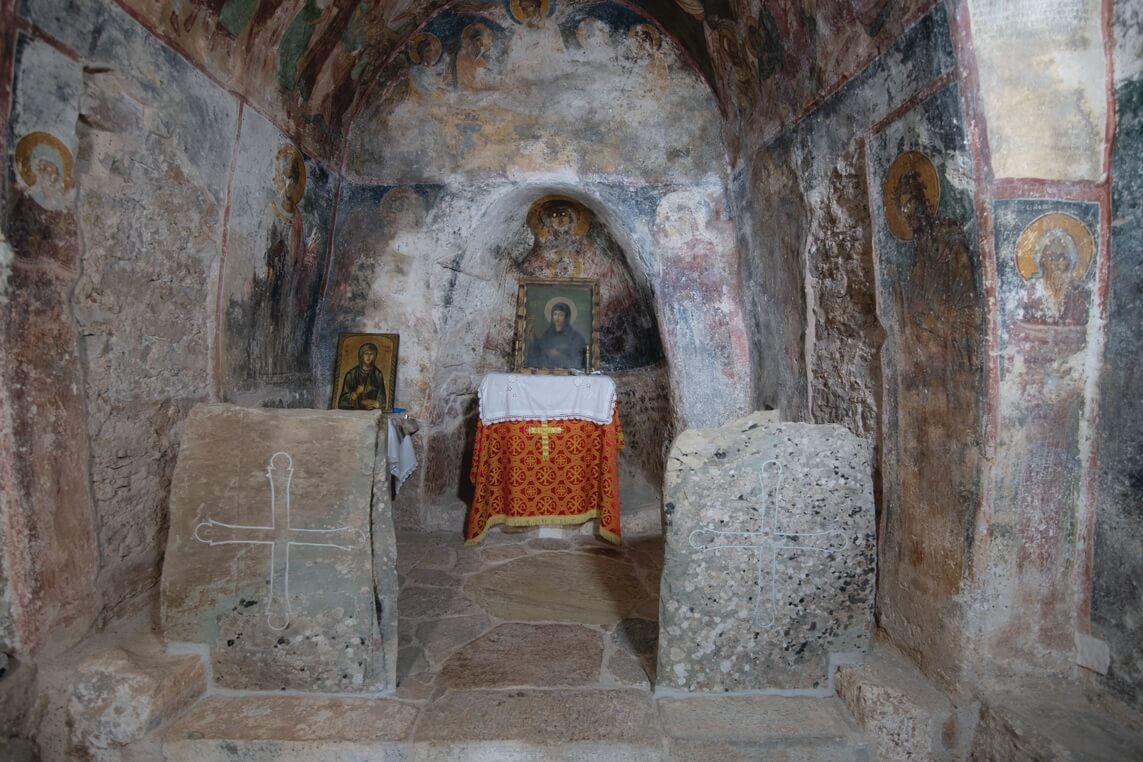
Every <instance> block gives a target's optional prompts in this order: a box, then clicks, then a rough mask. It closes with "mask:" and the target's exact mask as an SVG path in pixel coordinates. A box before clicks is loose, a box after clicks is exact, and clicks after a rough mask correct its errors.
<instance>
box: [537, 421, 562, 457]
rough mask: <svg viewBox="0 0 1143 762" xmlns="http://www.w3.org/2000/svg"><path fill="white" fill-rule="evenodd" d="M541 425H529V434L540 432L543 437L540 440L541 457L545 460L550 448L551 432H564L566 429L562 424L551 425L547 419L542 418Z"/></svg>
mask: <svg viewBox="0 0 1143 762" xmlns="http://www.w3.org/2000/svg"><path fill="white" fill-rule="evenodd" d="M540 424H541V425H539V426H529V427H528V433H529V434H539V435H540V436H541V437H542V439H541V440H540V457H541V458H542V459H543V460H547V459H548V454H549V452H550V450H549V449H548V436H549V435H551V434H562V433H563V431H564V429H563V427H562V426H549V425H548V422H547V421H544V420H541V421H540Z"/></svg>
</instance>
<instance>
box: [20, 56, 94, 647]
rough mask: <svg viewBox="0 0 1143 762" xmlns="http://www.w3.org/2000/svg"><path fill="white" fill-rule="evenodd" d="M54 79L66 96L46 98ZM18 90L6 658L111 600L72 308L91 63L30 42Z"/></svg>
mask: <svg viewBox="0 0 1143 762" xmlns="http://www.w3.org/2000/svg"><path fill="white" fill-rule="evenodd" d="M45 76H47V77H50V78H51V79H53V80H54V82H55V83H56V87H54V88H53V89H52V90H51V91H49V92H43V91H38V90H37V89H36V88H35V87H34V85H35V83H36V82H38V81H39V80H40V78H41V77H45ZM14 85H15V87H14V91H15V96H16V99H17V104H18V105H17V108H16V110H15V111H16V113H15V115H14V118H13V119H12V120H11V121H10V123H9V124H8V125H6V130H7V136H6V137H7V142H6V144H7V145H8V146H10V147H12V148H13V149H14V150H13V154H14V155H13V157H12V161H11V163H10V164H9V170H10V172H9V175H8V177H6V178H4V183H5V185H6V188H5V191H6V192H0V199H4V200H6V201H7V208H6V209H4V210H3V214H0V217H2V218H3V219H4V222H5V227H4V231H3V234H0V240H5V239H6V242H7V243H8V244H9V245H10V246H11V247H12V248H11V251H12V254H13V257H12V259H11V260H10V261H5V262H3V263H0V271H2V272H3V276H0V277H2V278H3V280H4V281H5V282H4V284H3V286H0V384H2V385H3V388H4V390H5V392H4V393H2V394H0V398H5V399H2V400H0V406H2V407H4V408H5V409H6V410H7V411H10V417H8V421H9V424H8V425H9V426H10V429H9V433H10V435H11V437H12V441H13V442H14V443H15V445H16V448H17V449H16V450H15V451H14V453H15V455H16V457H14V458H10V459H7V460H6V463H7V464H8V465H10V470H9V476H8V479H10V480H11V482H10V483H9V484H8V485H6V486H7V487H9V488H10V487H11V486H15V487H17V489H19V491H20V494H19V499H18V500H14V501H12V502H10V503H9V504H8V505H7V506H6V510H4V511H0V512H2V513H3V514H4V520H5V528H4V529H3V530H0V544H2V545H3V546H4V548H3V553H2V555H5V556H6V558H5V559H4V560H5V567H4V569H3V571H2V572H0V582H3V583H5V584H4V588H5V591H6V592H7V591H8V590H11V589H13V588H14V589H16V590H18V591H20V592H19V593H17V594H16V595H12V596H10V597H9V596H8V595H5V601H4V604H3V608H2V609H0V612H2V613H0V619H2V620H3V623H2V624H0V650H3V651H4V652H5V653H8V654H13V653H27V652H30V651H34V650H35V649H37V648H39V647H40V645H41V644H42V643H43V642H44V640H45V639H46V637H47V636H48V634H49V633H50V632H52V631H53V630H57V631H58V630H60V629H63V628H67V627H68V626H69V625H73V624H75V623H78V624H79V627H80V628H86V626H87V625H88V624H89V623H90V621H91V620H92V618H93V617H94V615H95V613H96V611H97V610H98V606H99V602H100V599H99V595H98V593H96V587H95V573H94V572H95V570H96V568H97V565H98V563H99V547H98V540H97V537H96V525H95V511H94V506H93V504H92V501H91V491H90V480H91V473H90V471H89V470H88V462H89V459H90V453H89V450H88V440H87V438H86V437H85V436H83V432H84V430H85V426H86V419H85V411H84V403H85V400H84V389H83V381H84V379H83V368H82V366H81V362H80V356H79V341H80V336H79V332H78V329H77V326H76V324H75V321H74V320H73V319H72V316H71V305H70V304H69V300H70V296H71V293H72V291H73V290H74V288H75V284H76V282H77V280H78V278H79V272H80V267H81V264H80V262H81V235H80V226H79V222H78V220H77V218H76V213H75V195H76V194H75V174H74V165H75V159H74V155H75V154H74V151H75V147H76V138H75V122H74V119H75V113H74V111H73V109H74V102H72V101H71V98H73V97H76V96H77V95H78V91H79V88H80V72H79V66H78V64H76V63H74V62H72V61H69V60H67V59H66V58H65V57H64V56H62V55H61V54H60V53H59V52H58V51H56V50H54V49H52V48H51V47H49V46H48V45H46V44H43V43H40V42H34V41H32V40H30V39H28V38H26V37H22V38H21V39H20V41H19V44H18V46H17V56H16V78H15V83H14ZM28 85H32V86H31V87H29V86H28ZM13 403H16V404H13ZM13 483H14V484H13ZM5 577H6V578H7V579H4V578H5ZM8 580H11V584H12V588H9V587H8ZM9 606H10V607H11V609H10V611H11V614H12V615H11V617H10V618H9V617H8V616H4V614H7V613H8V611H9Z"/></svg>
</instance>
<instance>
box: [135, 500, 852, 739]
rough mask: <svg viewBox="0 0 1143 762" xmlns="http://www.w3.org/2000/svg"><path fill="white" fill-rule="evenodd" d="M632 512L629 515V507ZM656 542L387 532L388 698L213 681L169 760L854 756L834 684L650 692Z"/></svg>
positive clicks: (517, 533)
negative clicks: (226, 690) (222, 690)
mask: <svg viewBox="0 0 1143 762" xmlns="http://www.w3.org/2000/svg"><path fill="white" fill-rule="evenodd" d="M632 523H636V522H632ZM661 564H662V540H661V535H660V534H658V533H657V532H650V533H648V534H642V535H638V534H634V535H633V534H631V533H628V535H627V536H626V537H625V541H624V544H623V545H622V546H620V547H616V546H614V545H610V544H609V543H606V542H604V541H602V540H599V539H597V538H596V537H594V536H593V535H592V534H591V525H585V526H584V527H581V528H564V527H560V528H528V529H523V530H515V529H504V528H497V529H494V530H492V531H490V532H489V534H488V536H487V538H486V539H485V541H484V542H483V543H482V544H480V545H478V546H472V547H466V546H464V545H463V544H462V543H461V542H460V539H459V537H458V536H457V535H456V534H455V533H431V534H420V533H418V534H411V533H404V534H400V535H399V536H398V567H399V568H398V572H399V574H400V580H401V592H400V600H399V602H398V607H399V612H400V628H399V630H400V655H399V660H398V679H399V687H398V689H397V691H396V696H395V697H394V698H392V699H376V698H373V699H369V698H346V697H309V696H298V695H289V696H275V695H269V696H267V695H262V696H256V697H251V696H234V695H225V694H219V695H212V696H208V697H206V698H205V699H203V700H201V701H200V702H198V704H196V705H195V706H194V707H193V708H191V709H190V711H188V712H187V713H186V714H184V715H183V716H182V717H181V718H180V719H179V720H178V721H177V722H175V723H174V724H173V725H172V726H170V727H169V728H168V729H166V731H165V732H164V733H163V734H162V737H161V739H158V740H153V741H152V742H151V745H150V746H147V745H138V746H137V747H136V748H135V749H134V750H133V752H134V754H136V755H137V757H138V758H141V759H142V758H148V756H147V755H148V754H154V755H156V756H157V757H161V758H164V759H168V760H214V759H245V760H255V759H257V760H262V759H265V760H270V759H273V760H292V759H296V760H312V759H322V760H340V759H344V760H366V759H385V760H391V759H392V760H397V759H400V760H404V759H417V760H420V759H426V760H486V759H487V760H533V759H534V760H541V759H542V760H548V759H552V760H563V759H567V760H660V759H672V760H709V759H715V758H720V759H722V760H739V759H742V760H745V759H751V760H756V759H776V760H778V759H782V760H784V759H799V760H815V759H820V760H845V759H866V758H868V754H867V749H868V747H869V744H868V743H867V741H866V739H865V738H864V736H862V734H861V733H860V732H858V730H857V727H856V725H855V723H854V721H853V720H852V718H851V717H850V716H849V715H848V713H847V712H846V710H845V708H844V707H843V706H842V704H841V703H840V702H839V701H838V700H837V699H832V698H831V699H823V698H801V697H798V698H793V697H780V696H752V697H741V696H739V697H700V698H685V697H671V698H667V697H662V696H659V697H656V696H655V695H654V694H653V693H652V690H651V686H652V680H653V677H654V671H655V644H656V635H657V619H658V584H659V572H660V569H661Z"/></svg>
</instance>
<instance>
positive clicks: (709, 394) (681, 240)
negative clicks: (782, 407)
mask: <svg viewBox="0 0 1143 762" xmlns="http://www.w3.org/2000/svg"><path fill="white" fill-rule="evenodd" d="M654 236H655V244H656V246H657V247H658V256H659V261H658V266H659V272H658V274H657V275H658V294H657V296H658V309H659V311H660V320H661V321H662V323H663V326H664V328H663V338H664V343H665V344H666V346H665V355H666V357H667V360H668V362H669V363H670V364H671V366H672V367H673V368H675V369H676V373H678V374H679V376H680V379H679V381H680V383H679V384H678V387H677V390H676V393H678V394H680V395H682V399H680V400H679V406H680V407H681V408H682V411H683V412H682V415H683V419H684V423H685V425H686V426H689V427H693V426H713V425H717V424H720V423H722V422H724V421H725V420H726V415H727V409H728V408H730V409H731V410H734V411H735V412H738V413H746V412H747V407H748V405H749V402H748V396H749V392H750V389H749V381H748V380H747V378H746V377H745V373H744V369H745V368H748V367H749V365H750V348H749V345H748V343H747V338H746V327H745V322H744V320H743V315H742V309H741V307H740V304H741V294H740V293H739V291H738V287H739V286H738V284H739V283H740V280H741V279H740V278H739V276H738V272H737V267H736V265H737V262H736V259H735V258H732V257H728V256H726V252H727V251H733V249H734V245H733V242H734V232H733V228H732V227H731V226H730V225H729V223H728V221H727V220H726V218H725V216H724V212H723V210H721V209H719V207H718V205H717V204H716V203H715V201H714V199H712V198H711V197H710V196H708V195H706V194H704V193H702V192H700V191H697V190H679V191H673V192H671V193H668V194H667V195H665V196H664V197H663V198H662V199H660V201H659V204H658V206H657V208H656V210H655V228H654ZM696 357H701V358H703V360H702V361H701V362H694V361H693V360H691V359H689V358H696Z"/></svg>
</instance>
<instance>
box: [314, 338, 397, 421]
mask: <svg viewBox="0 0 1143 762" xmlns="http://www.w3.org/2000/svg"><path fill="white" fill-rule="evenodd" d="M398 338H399V336H398V334H395V333H343V334H340V335H338V337H337V370H336V371H334V374H333V399H332V400H331V401H330V404H329V406H330V408H332V409H336V410H381V411H384V412H386V413H388V412H392V410H393V400H394V399H395V397H394V393H395V391H396V389H397V342H398Z"/></svg>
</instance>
